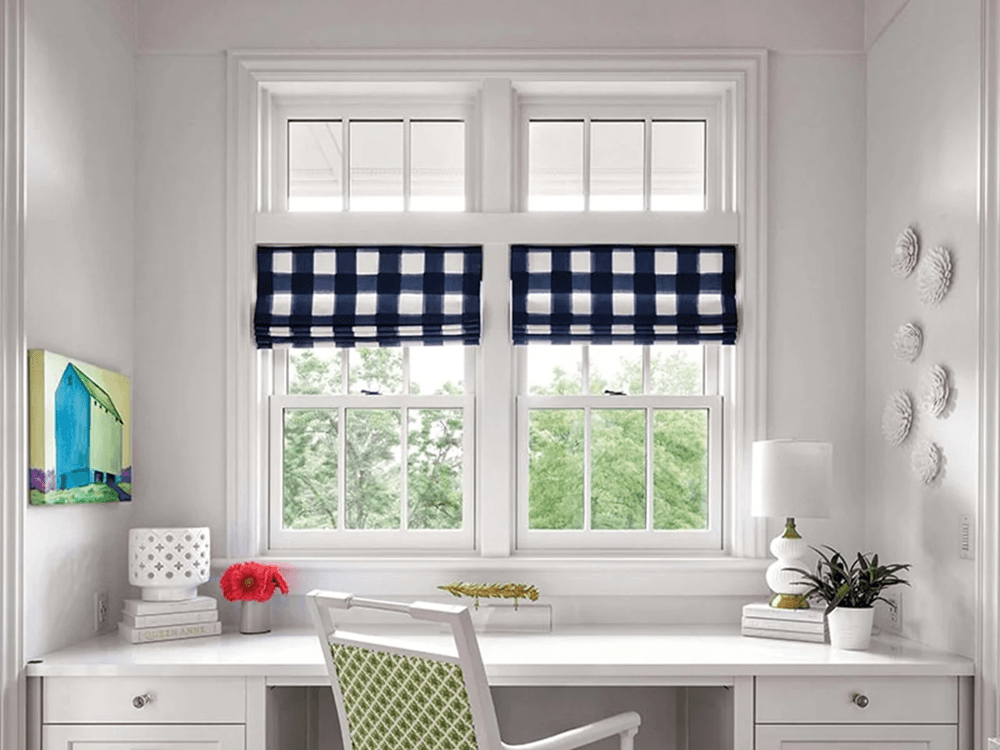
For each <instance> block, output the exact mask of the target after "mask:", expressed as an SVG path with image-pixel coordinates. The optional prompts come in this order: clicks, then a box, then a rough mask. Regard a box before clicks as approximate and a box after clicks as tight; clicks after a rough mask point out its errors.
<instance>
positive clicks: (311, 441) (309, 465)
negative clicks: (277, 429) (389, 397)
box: [281, 409, 339, 529]
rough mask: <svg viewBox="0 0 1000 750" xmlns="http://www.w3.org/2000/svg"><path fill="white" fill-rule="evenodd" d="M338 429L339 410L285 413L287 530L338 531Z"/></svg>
mask: <svg viewBox="0 0 1000 750" xmlns="http://www.w3.org/2000/svg"><path fill="white" fill-rule="evenodd" d="M337 427H338V425H337V410H336V409H285V410H284V436H283V438H284V439H283V442H284V449H283V451H282V472H283V473H282V504H281V511H282V526H283V527H284V528H286V529H335V528H337V493H338V474H337V465H338V456H339V439H338V432H337Z"/></svg>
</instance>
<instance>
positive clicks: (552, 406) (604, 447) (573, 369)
mask: <svg viewBox="0 0 1000 750" xmlns="http://www.w3.org/2000/svg"><path fill="white" fill-rule="evenodd" d="M520 349H521V354H520V360H521V384H522V385H521V389H520V392H521V395H520V396H519V397H518V410H517V412H518V439H519V444H518V471H519V472H520V473H519V482H518V485H519V489H518V539H517V546H518V548H519V549H539V548H542V549H567V548H568V549H588V548H604V549H609V548H614V549H618V548H645V549H664V548H674V549H685V548H716V549H721V546H722V526H721V514H722V488H721V483H722V474H721V472H722V463H721V456H720V453H721V446H722V440H723V436H722V432H721V406H722V402H721V397H719V396H718V395H716V394H717V393H718V366H719V347H718V346H717V345H700V346H691V345H686V346H678V345H655V346H638V345H622V344H616V345H604V346H599V345H568V346H566V345H548V344H529V345H527V346H525V347H520Z"/></svg>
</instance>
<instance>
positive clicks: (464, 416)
mask: <svg viewBox="0 0 1000 750" xmlns="http://www.w3.org/2000/svg"><path fill="white" fill-rule="evenodd" d="M645 64H646V63H645V62H644V61H631V62H630V63H629V65H633V67H632V68H629V69H627V70H625V69H624V68H623V69H620V70H617V71H616V70H615V65H611V66H610V67H609V69H608V70H607V71H601V70H599V69H600V68H601V66H600V65H598V66H597V69H598V70H597V72H592V73H588V74H587V75H584V74H582V73H580V72H579V71H575V72H566V71H563V70H560V68H559V66H558V65H555V66H553V68H552V69H551V70H548V71H546V70H545V66H546V65H547V63H546V62H545V61H544V60H542V61H540V62H538V65H539V66H540V67H539V69H538V70H534V71H533V72H532V73H530V74H529V73H524V74H519V73H518V72H517V70H516V69H515V70H512V71H511V72H510V73H509V74H507V75H499V74H498V73H497V71H496V70H495V69H494V68H493V67H491V65H492V63H489V62H487V61H482V63H481V64H475V65H472V67H471V68H468V69H465V68H463V67H462V66H460V65H458V63H455V64H454V65H452V64H451V63H449V62H447V61H438V62H437V63H435V65H437V67H436V68H435V69H434V70H433V71H423V72H421V70H419V68H420V65H419V64H417V66H416V68H417V69H415V70H413V71H406V70H399V71H397V72H395V73H392V74H389V73H388V72H386V70H385V69H384V66H382V65H381V64H372V69H371V70H370V71H368V72H367V73H366V72H359V70H358V69H357V68H356V67H355V65H360V66H361V67H362V68H363V67H364V65H365V63H357V61H355V62H350V61H346V62H345V63H344V66H343V68H339V67H338V64H336V63H332V64H331V66H330V70H329V71H328V73H327V75H328V79H326V80H322V78H323V75H322V74H320V73H317V69H316V68H315V67H314V66H312V65H311V64H309V65H306V66H305V68H304V69H303V71H302V72H301V77H299V78H295V76H294V75H291V74H289V73H288V71H287V69H285V68H283V67H282V66H281V65H278V66H276V68H275V71H271V72H270V73H269V74H268V75H267V76H262V77H261V78H260V79H259V80H257V81H256V83H255V84H254V85H255V86H256V88H255V89H253V90H255V91H256V96H257V99H256V100H255V101H256V106H257V112H258V116H257V119H256V120H255V121H254V122H255V124H254V126H253V128H250V129H247V130H246V132H245V133H244V137H243V140H242V141H241V142H242V143H243V144H245V145H244V146H243V151H242V153H243V154H244V155H245V157H246V159H247V160H249V161H252V160H254V159H257V160H258V161H257V162H256V166H254V167H252V168H248V169H246V170H245V171H244V172H243V173H241V174H245V175H255V177H254V179H255V180H256V181H257V185H256V188H257V189H256V190H251V191H250V192H249V193H248V194H247V205H249V204H250V203H253V204H254V205H255V206H256V209H255V212H254V213H255V224H254V225H253V226H249V225H247V226H248V228H247V229H245V230H244V234H243V236H244V237H245V238H246V239H247V240H249V241H250V243H251V244H252V246H255V247H256V263H255V264H248V265H249V268H250V269H251V270H252V271H253V274H254V277H255V283H256V290H257V292H256V294H257V296H256V313H255V318H254V321H253V323H254V325H255V326H256V329H255V330H256V338H257V346H258V347H259V352H258V354H257V355H256V365H257V367H256V368H255V372H254V373H251V378H250V380H252V381H253V382H254V383H255V384H256V388H255V390H254V394H253V395H248V398H247V399H246V401H240V399H239V398H237V403H238V404H239V403H250V404H253V403H255V404H256V407H255V408H256V409H257V412H256V414H257V416H256V417H254V418H252V419H245V420H244V422H243V423H244V424H246V425H248V426H249V427H250V428H251V429H252V430H259V432H257V433H256V434H258V435H259V439H258V440H257V443H256V445H257V446H258V453H257V454H256V455H257V457H258V458H257V459H254V461H255V462H256V463H254V461H251V462H250V463H251V464H252V465H251V466H248V467H247V468H248V471H247V473H246V475H245V476H246V477H247V478H246V480H242V479H240V478H239V477H238V478H237V479H238V480H239V481H237V483H236V484H237V485H238V486H240V487H243V488H245V489H246V491H247V495H248V496H249V497H251V498H252V499H251V500H249V501H247V503H246V504H243V505H241V501H236V502H235V503H234V504H235V506H236V507H237V508H247V507H249V508H250V510H248V511H246V512H244V514H243V519H244V520H242V521H241V524H243V526H242V528H241V531H240V534H241V535H242V537H243V538H247V539H250V540H251V541H250V542H249V545H248V546H247V548H248V549H251V550H257V551H260V552H264V553H271V554H277V555H280V554H296V555H312V556H323V555H338V554H341V553H345V554H354V555H380V554H410V553H425V554H429V553H433V552H442V553H444V554H446V555H451V556H455V555H459V556H470V555H471V556H476V555H480V554H482V555H485V556H488V557H508V556H516V555H518V554H520V553H524V554H528V555H536V554H544V553H546V552H551V553H554V554H559V555H567V554H568V555H573V556H583V557H587V556H593V555H607V554H614V553H627V554H632V553H640V554H641V553H643V552H647V553H652V554H658V555H661V554H663V553H665V552H670V551H677V552H680V553H684V554H689V553H690V552H692V551H701V552H705V553H710V554H719V553H723V554H725V553H730V554H734V553H735V554H741V553H746V552H747V551H750V552H751V553H753V552H756V551H757V550H755V549H754V547H753V543H752V539H753V537H754V536H755V534H756V536H759V533H757V532H754V531H753V529H752V528H751V525H750V524H749V523H748V520H747V515H748V514H747V513H745V511H744V510H743V509H742V504H743V501H742V500H741V497H742V495H743V489H742V487H744V486H745V483H744V482H741V479H740V477H741V476H743V475H744V473H745V463H746V461H745V457H746V453H747V447H748V445H749V440H751V439H752V438H753V437H755V436H756V435H755V432H754V431H755V424H754V419H755V414H756V410H758V409H759V405H758V404H757V402H756V400H755V399H756V395H757V390H756V389H757V386H756V384H755V382H754V378H753V375H754V373H753V365H754V362H755V357H756V356H757V352H758V350H759V348H760V342H761V340H762V335H761V333H760V331H759V330H757V329H756V328H755V327H754V326H755V324H756V322H757V320H758V318H757V317H756V316H755V314H754V310H755V307H754V306H753V305H751V306H750V310H749V312H750V314H749V315H747V314H746V313H747V301H746V299H744V294H745V293H746V291H747V290H748V288H752V287H748V279H749V280H750V281H752V282H753V285H758V286H759V281H758V277H757V276H755V275H754V274H755V273H756V270H757V264H756V260H755V257H756V256H755V253H756V248H757V243H758V239H759V238H758V235H757V234H756V227H757V225H758V222H757V218H756V214H753V215H751V216H749V218H748V216H747V215H745V211H746V207H747V205H748V203H749V202H751V201H750V198H753V199H754V201H755V200H756V198H755V196H756V191H755V190H753V189H752V187H749V186H751V185H752V175H751V174H750V173H751V172H753V171H754V170H755V169H756V165H755V162H753V158H755V155H756V151H751V150H749V145H748V144H749V143H750V141H749V138H750V136H751V133H750V132H749V130H748V122H749V120H748V119H747V109H748V107H747V102H748V101H749V100H750V99H753V97H754V96H755V95H756V92H755V90H754V91H750V90H748V88H747V83H746V82H747V77H746V73H747V71H751V72H752V73H753V75H754V76H756V75H757V73H758V71H757V68H756V67H755V66H756V61H753V60H751V61H749V62H748V61H746V60H740V61H738V62H735V63H733V65H732V68H731V69H727V66H728V64H729V63H728V62H726V61H723V62H721V63H718V64H719V65H720V70H713V71H711V72H699V71H697V70H696V68H695V66H692V65H691V64H690V61H683V62H681V63H679V64H676V65H674V63H669V64H665V68H671V69H670V70H669V72H663V74H662V75H661V76H659V77H658V76H657V73H656V72H655V71H652V72H651V71H650V70H647V69H646V68H645V67H644V66H645ZM264 67H266V63H265V64H264ZM320 67H322V65H321V66H320ZM516 67H517V66H515V68H516ZM626 67H627V66H626ZM250 69H251V68H247V70H250ZM623 70H624V72H622V71H623ZM282 76H285V77H286V79H285V80H278V81H277V82H275V78H277V79H281V78H282ZM249 80H250V78H244V83H246V81H249ZM754 80H756V79H754ZM237 88H238V87H237ZM237 98H238V97H237ZM248 101H249V100H248ZM753 101H754V102H755V104H754V106H755V107H756V106H757V105H758V104H759V100H757V99H753ZM237 119H238V118H237ZM753 122H755V123H756V122H757V120H756V115H755V117H754V120H753ZM240 132H241V131H239V129H237V131H236V134H237V136H238V135H239V133H240ZM234 174H235V173H234ZM753 205H754V207H755V208H756V203H755V202H754V203H753ZM238 213H239V211H237V214H238ZM236 234H238V233H235V232H234V235H236ZM243 248H244V249H243V250H242V252H245V251H246V250H245V248H246V245H243ZM244 267H247V266H246V265H245V266H244ZM473 287H474V288H473ZM240 294H242V292H240V291H239V290H237V292H236V293H235V294H234V296H236V297H239V295H240ZM737 300H739V302H738V303H737ZM449 306H451V307H449ZM473 308H474V309H473ZM449 311H450V312H452V313H454V314H456V315H457V318H454V319H449V320H443V319H442V317H441V315H444V317H445V318H446V317H447V313H448V312H449ZM737 315H739V323H737ZM748 324H749V328H750V333H751V346H749V347H746V345H745V343H744V342H745V339H746V336H747V328H748ZM442 326H444V328H442ZM448 326H457V328H455V329H448ZM445 329H448V330H453V332H454V331H457V333H456V334H455V335H454V336H451V337H449V336H442V335H441V332H442V331H443V330H445ZM240 335H242V334H240ZM737 338H739V343H738V344H737V345H736V346H732V345H733V344H736V343H737ZM439 344H442V345H439ZM248 361H249V360H248ZM237 421H238V420H237ZM236 429H237V432H238V428H236ZM231 434H232V433H231ZM247 445H251V446H252V445H253V440H252V439H251V440H250V442H248V443H247ZM237 460H239V459H237ZM253 466H256V467H257V468H256V470H254V468H253ZM254 509H256V510H254ZM254 517H255V518H257V519H258V520H257V522H256V523H257V524H258V525H257V526H256V527H254V526H253V522H252V521H247V520H246V519H248V518H254ZM255 528H256V531H255V530H254V529H255ZM253 540H256V541H253ZM747 540H751V543H749V544H748V543H747Z"/></svg>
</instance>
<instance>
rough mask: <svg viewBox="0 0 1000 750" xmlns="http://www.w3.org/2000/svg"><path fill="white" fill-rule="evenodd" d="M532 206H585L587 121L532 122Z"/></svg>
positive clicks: (542, 208)
mask: <svg viewBox="0 0 1000 750" xmlns="http://www.w3.org/2000/svg"><path fill="white" fill-rule="evenodd" d="M528 210H529V211H582V210H583V121H570V122H547V121H543V120H534V121H532V122H529V123H528Z"/></svg>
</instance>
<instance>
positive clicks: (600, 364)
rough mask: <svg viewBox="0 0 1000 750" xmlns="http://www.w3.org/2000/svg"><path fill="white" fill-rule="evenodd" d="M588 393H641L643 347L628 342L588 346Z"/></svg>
mask: <svg viewBox="0 0 1000 750" xmlns="http://www.w3.org/2000/svg"><path fill="white" fill-rule="evenodd" d="M588 354H589V357H590V392H591V393H597V394H600V393H604V391H605V390H611V391H617V392H618V393H624V394H625V395H627V396H637V395H640V394H641V393H642V347H641V346H632V345H628V344H614V345H612V344H608V345H595V346H591V347H590V349H589V351H588Z"/></svg>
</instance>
